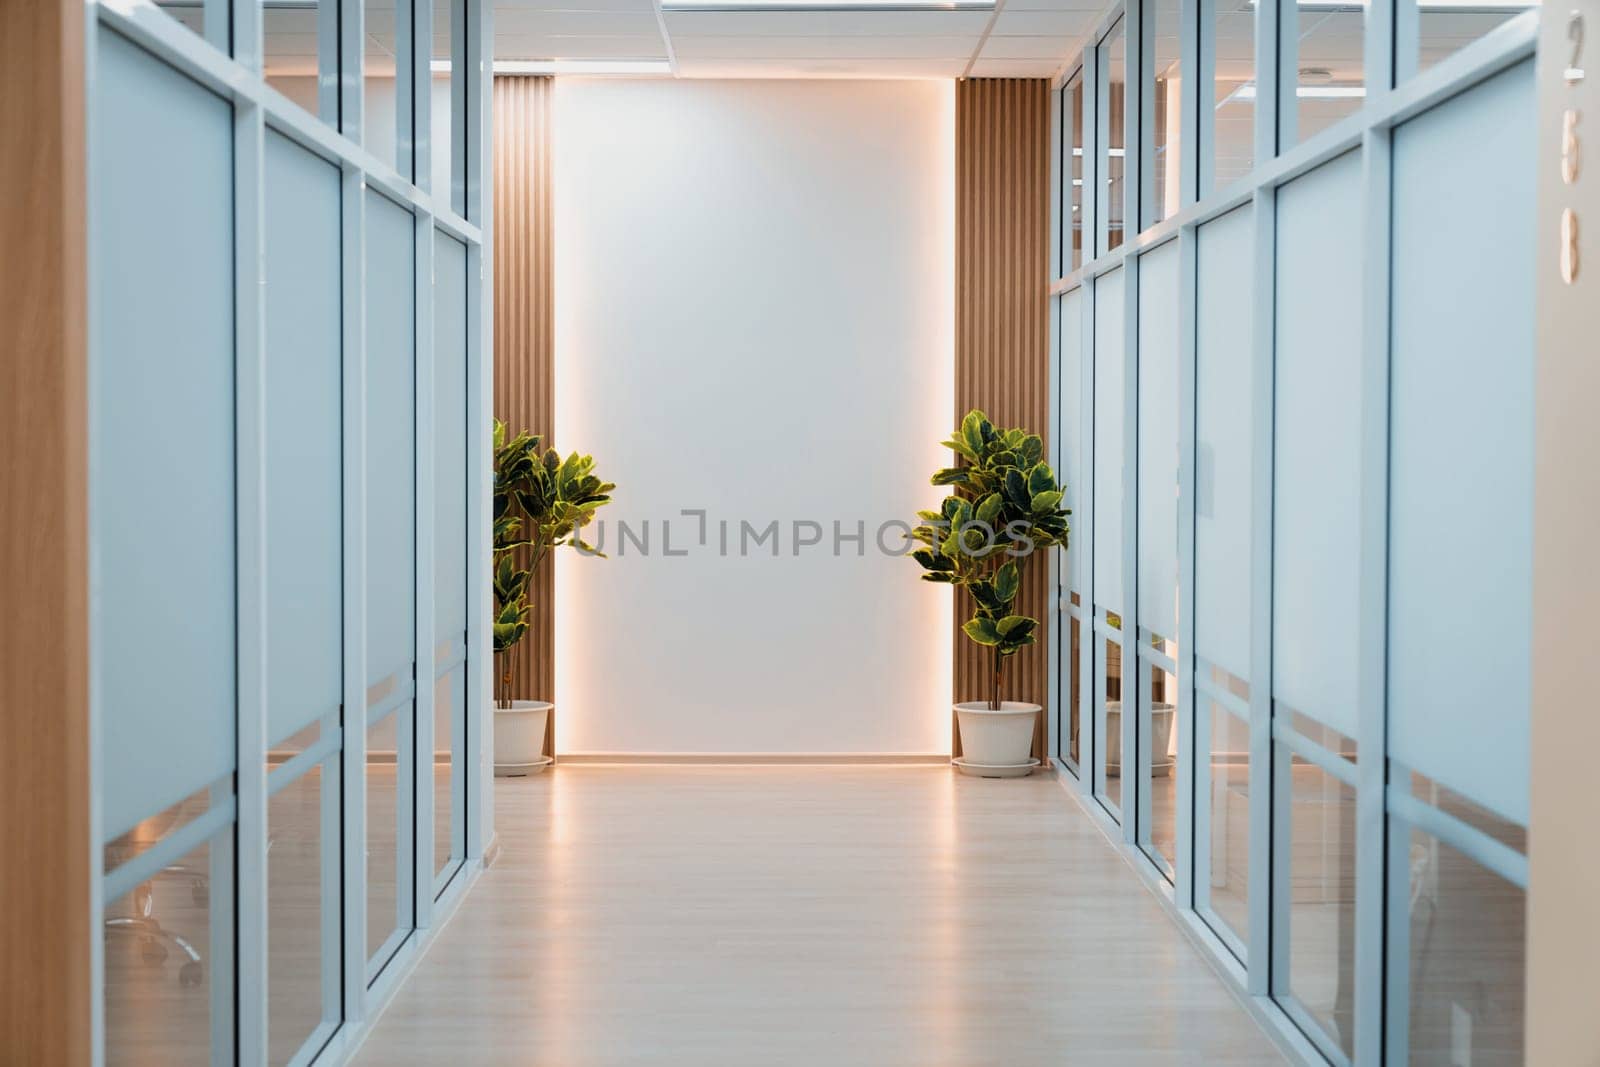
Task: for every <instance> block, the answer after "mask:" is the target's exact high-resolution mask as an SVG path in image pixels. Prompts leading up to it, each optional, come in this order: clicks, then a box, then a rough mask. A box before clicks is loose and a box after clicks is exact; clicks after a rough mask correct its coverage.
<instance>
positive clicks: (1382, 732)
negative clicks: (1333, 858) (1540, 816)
mask: <svg viewBox="0 0 1600 1067" xmlns="http://www.w3.org/2000/svg"><path fill="white" fill-rule="evenodd" d="M1386 5H1387V0H1380V3H1379V4H1378V5H1377V6H1375V7H1374V8H1373V10H1372V11H1371V12H1370V13H1369V14H1370V16H1372V17H1376V16H1377V15H1378V13H1379V11H1380V10H1381V8H1382V7H1384V6H1386ZM1368 39H1369V40H1371V39H1372V38H1371V35H1370V34H1369V38H1368ZM1391 43H1392V38H1391ZM1368 69H1369V70H1370V69H1371V67H1370V66H1369V68H1368ZM1361 157H1362V187H1363V188H1362V201H1363V208H1362V230H1361V242H1362V246H1363V247H1362V262H1364V263H1365V264H1366V270H1365V272H1364V274H1363V278H1362V294H1361V455H1360V463H1361V482H1360V484H1361V501H1360V515H1361V525H1360V546H1359V557H1360V572H1359V583H1360V585H1359V588H1358V593H1357V595H1358V598H1359V599H1358V604H1359V607H1358V612H1359V614H1358V616H1357V617H1358V619H1359V624H1358V625H1359V630H1358V636H1357V642H1358V644H1357V650H1358V651H1357V657H1358V658H1357V686H1358V690H1357V693H1358V695H1357V700H1358V704H1357V709H1358V711H1357V714H1358V718H1357V727H1356V729H1357V737H1356V772H1357V785H1356V945H1355V968H1356V975H1355V1047H1354V1050H1353V1052H1354V1055H1353V1057H1352V1058H1353V1059H1354V1060H1355V1062H1357V1063H1381V1062H1383V1057H1384V1048H1385V1038H1384V1030H1385V1020H1384V1001H1385V998H1384V982H1385V980H1386V979H1385V973H1384V972H1385V967H1384V956H1385V943H1384V942H1385V938H1384V920H1385V908H1384V900H1385V878H1386V875H1385V865H1386V861H1387V860H1388V858H1389V851H1390V849H1389V846H1388V844H1387V839H1388V832H1389V831H1388V820H1387V818H1386V816H1385V782H1386V780H1387V773H1386V765H1387V763H1388V729H1387V723H1388V654H1389V650H1388V571H1389V330H1390V275H1391V270H1392V259H1391V242H1392V233H1391V229H1390V211H1391V191H1392V187H1393V186H1392V183H1393V158H1392V142H1391V137H1390V131H1389V130H1387V129H1369V130H1368V131H1367V132H1366V133H1365V134H1364V135H1363V136H1362V149H1361ZM1397 836H1399V837H1402V838H1403V836H1404V835H1397ZM1400 844H1401V846H1402V848H1403V847H1404V845H1405V844H1406V842H1404V841H1403V840H1402V841H1401V842H1400ZM1406 870H1407V868H1406V865H1405V863H1404V861H1403V860H1402V862H1401V864H1400V866H1399V867H1398V868H1397V873H1401V874H1403V873H1405V872H1406ZM1402 915H1403V913H1402ZM1393 918H1394V919H1395V920H1396V923H1397V931H1398V930H1399V929H1400V928H1401V927H1402V926H1403V924H1400V923H1399V922H1398V920H1399V918H1400V916H1394V917H1393ZM1398 977H1399V976H1397V975H1393V974H1391V975H1389V976H1388V978H1387V981H1389V982H1391V983H1394V982H1395V981H1396V980H1397V978H1398ZM1400 984H1401V986H1402V988H1403V987H1404V984H1405V983H1403V982H1401V983H1400Z"/></svg>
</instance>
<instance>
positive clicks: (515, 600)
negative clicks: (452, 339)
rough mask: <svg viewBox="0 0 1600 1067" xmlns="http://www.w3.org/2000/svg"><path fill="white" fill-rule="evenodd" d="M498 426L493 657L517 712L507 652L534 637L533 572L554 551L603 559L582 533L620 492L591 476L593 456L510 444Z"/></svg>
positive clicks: (521, 439) (501, 696)
mask: <svg viewBox="0 0 1600 1067" xmlns="http://www.w3.org/2000/svg"><path fill="white" fill-rule="evenodd" d="M508 433H509V431H508V430H507V429H506V424H505V423H503V422H501V421H500V420H499V419H495V420H494V555H493V566H494V654H495V659H496V661H497V662H498V665H499V668H500V670H499V682H498V684H497V685H496V687H495V689H496V699H497V701H498V702H499V704H500V706H501V707H510V706H511V661H510V658H509V657H508V656H505V655H504V653H506V652H509V651H510V650H511V649H513V648H515V647H516V645H517V643H518V642H519V641H521V640H522V639H523V638H524V637H526V636H527V634H528V609H529V604H528V591H529V586H530V585H531V584H532V582H533V572H534V571H535V570H537V569H538V566H539V564H540V562H542V561H543V560H544V557H545V554H546V553H547V552H549V551H550V549H552V548H555V547H557V546H559V545H571V546H573V547H574V548H578V549H580V550H582V551H583V552H585V553H586V554H588V555H592V556H600V555H602V553H600V552H598V551H596V550H595V549H594V548H593V547H592V546H590V545H589V544H588V543H586V542H585V541H584V540H583V539H582V538H581V537H580V536H579V531H580V530H582V529H583V528H584V527H585V526H587V525H589V523H590V522H592V521H593V520H594V513H595V511H597V510H598V509H599V508H600V507H601V506H603V505H605V504H608V503H610V502H611V495H610V494H611V490H613V489H615V488H616V486H615V485H613V484H612V483H610V482H603V481H601V480H600V479H599V478H598V477H596V476H595V475H594V474H593V473H592V472H593V468H594V457H593V456H584V455H580V454H578V453H577V452H573V453H572V454H571V455H569V456H567V457H566V458H564V459H563V458H562V456H561V453H559V452H557V451H555V450H554V449H543V448H541V447H540V444H541V439H540V438H539V437H537V436H535V435H533V434H529V433H519V434H517V436H516V437H513V438H511V439H510V440H507V439H506V438H507V435H508Z"/></svg>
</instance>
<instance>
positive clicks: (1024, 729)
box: [955, 700, 1039, 768]
mask: <svg viewBox="0 0 1600 1067" xmlns="http://www.w3.org/2000/svg"><path fill="white" fill-rule="evenodd" d="M955 710H956V722H957V724H958V725H959V727H960V729H961V758H962V761H963V762H964V763H966V764H969V765H973V766H977V767H996V768H1002V767H1004V768H1015V767H1023V766H1025V765H1027V763H1028V762H1029V758H1030V753H1031V751H1032V749H1033V726H1034V723H1035V722H1036V721H1037V719H1038V715H1039V705H1037V704H1025V703H1023V702H1021V701H1017V700H1004V701H1001V702H1000V708H999V710H998V711H996V710H994V709H992V708H990V707H989V702H988V701H987V700H975V701H972V702H970V703H966V704H956V705H955Z"/></svg>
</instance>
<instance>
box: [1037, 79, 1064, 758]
mask: <svg viewBox="0 0 1600 1067" xmlns="http://www.w3.org/2000/svg"><path fill="white" fill-rule="evenodd" d="M1066 91H1067V90H1066V88H1065V87H1064V86H1063V87H1061V88H1053V89H1051V90H1050V118H1049V131H1050V154H1049V157H1048V166H1049V168H1050V184H1049V185H1048V186H1046V188H1048V189H1051V190H1054V195H1052V196H1050V197H1049V198H1048V199H1049V207H1048V209H1047V210H1048V213H1049V227H1050V230H1049V241H1050V255H1049V264H1050V266H1049V268H1048V269H1047V271H1046V277H1045V279H1044V284H1045V288H1046V292H1048V291H1049V285H1050V280H1051V278H1050V276H1051V275H1055V274H1059V273H1060V270H1061V250H1062V242H1061V200H1062V195H1063V194H1064V193H1065V192H1066V190H1067V185H1066V175H1065V170H1064V168H1063V167H1062V166H1061V149H1062V141H1063V139H1062V136H1061V118H1062V116H1063V115H1064V114H1066V110H1065V109H1064V108H1063V107H1062V106H1061V98H1062V96H1063V95H1064V94H1065V93H1066ZM1062 299H1063V298H1062V297H1061V296H1060V295H1059V294H1053V295H1050V296H1049V297H1048V299H1047V300H1046V304H1045V306H1046V308H1047V311H1048V314H1049V320H1050V321H1049V324H1048V325H1047V327H1046V329H1047V331H1048V344H1049V349H1048V351H1049V353H1050V358H1049V360H1048V361H1047V363H1046V371H1045V378H1046V382H1047V388H1048V390H1049V392H1048V393H1047V394H1046V395H1047V396H1048V397H1049V398H1050V415H1049V426H1048V430H1047V432H1048V434H1049V436H1048V438H1047V440H1048V441H1049V442H1050V443H1051V455H1052V460H1053V462H1052V464H1051V465H1052V466H1053V467H1054V468H1055V470H1056V473H1057V476H1058V479H1057V480H1058V482H1059V481H1060V479H1061V478H1062V477H1063V476H1064V474H1063V471H1062V463H1061V384H1060V383H1061V301H1062ZM1061 556H1062V553H1061V552H1051V553H1049V554H1048V555H1047V557H1046V567H1047V570H1048V575H1047V577H1046V580H1045V587H1046V588H1047V589H1049V590H1050V602H1051V604H1052V605H1053V607H1052V611H1051V613H1050V616H1049V619H1050V624H1051V625H1052V626H1053V627H1054V632H1053V633H1051V634H1050V635H1049V636H1048V637H1047V638H1046V640H1045V642H1044V644H1045V660H1046V663H1045V672H1046V673H1045V677H1046V678H1047V679H1049V681H1048V683H1047V684H1046V686H1045V695H1046V700H1045V704H1046V707H1045V711H1044V733H1045V738H1044V751H1043V752H1042V753H1040V755H1041V756H1042V757H1043V758H1044V764H1045V766H1049V765H1050V760H1051V758H1052V757H1054V756H1056V755H1058V754H1059V748H1058V745H1059V742H1060V737H1061V709H1062V707H1063V706H1064V704H1063V700H1062V693H1061V690H1062V686H1061V641H1062V638H1063V636H1064V635H1067V634H1069V633H1071V623H1070V622H1069V620H1068V618H1067V611H1066V607H1067V598H1068V594H1067V592H1066V590H1065V588H1064V586H1063V580H1064V577H1065V570H1064V568H1063V567H1062V566H1061ZM1067 691H1068V693H1070V692H1071V686H1070V684H1069V685H1068V687H1067Z"/></svg>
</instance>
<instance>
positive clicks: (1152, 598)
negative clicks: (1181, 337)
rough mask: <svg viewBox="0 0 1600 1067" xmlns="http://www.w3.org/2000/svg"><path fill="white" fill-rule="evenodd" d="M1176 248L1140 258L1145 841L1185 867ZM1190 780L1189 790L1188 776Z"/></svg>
mask: <svg viewBox="0 0 1600 1067" xmlns="http://www.w3.org/2000/svg"><path fill="white" fill-rule="evenodd" d="M1179 260H1180V256H1179V251H1178V245H1177V243H1176V242H1172V241H1169V242H1167V243H1166V244H1164V245H1162V246H1161V247H1160V248H1158V249H1156V250H1154V251H1152V252H1149V253H1147V254H1146V255H1144V256H1142V257H1140V260H1139V325H1138V354H1139V355H1138V358H1139V386H1138V446H1139V450H1138V508H1139V510H1138V522H1137V524H1136V526H1137V530H1138V546H1139V552H1138V586H1139V637H1138V643H1137V646H1136V647H1137V649H1138V655H1137V656H1136V657H1134V659H1135V660H1136V661H1137V662H1134V663H1132V664H1131V666H1132V668H1133V669H1134V670H1135V671H1137V673H1138V693H1137V697H1138V701H1139V705H1138V707H1139V721H1138V738H1139V764H1138V766H1139V797H1140V804H1139V834H1138V841H1139V844H1140V845H1141V846H1142V847H1143V848H1144V849H1145V851H1146V852H1147V853H1149V854H1150V855H1151V856H1152V857H1153V858H1154V859H1155V860H1156V862H1157V865H1158V866H1160V867H1161V869H1162V871H1163V872H1164V873H1165V874H1166V875H1167V877H1169V878H1171V877H1172V876H1173V874H1174V871H1175V870H1176V866H1175V865H1176V863H1177V851H1176V849H1177V788H1178V780H1179V778H1180V775H1179V774H1178V773H1176V765H1177V757H1178V732H1179V731H1180V730H1181V729H1182V728H1183V725H1182V723H1181V722H1179V720H1178V714H1177V711H1178V705H1177V697H1178V682H1177V653H1178V611H1179V604H1178V422H1179V419H1178V373H1177V371H1178V350H1179V345H1178V277H1179V267H1180V263H1179ZM1181 777H1182V778H1183V779H1184V780H1185V784H1187V777H1188V775H1187V771H1185V772H1184V773H1183V774H1182V775H1181Z"/></svg>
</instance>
